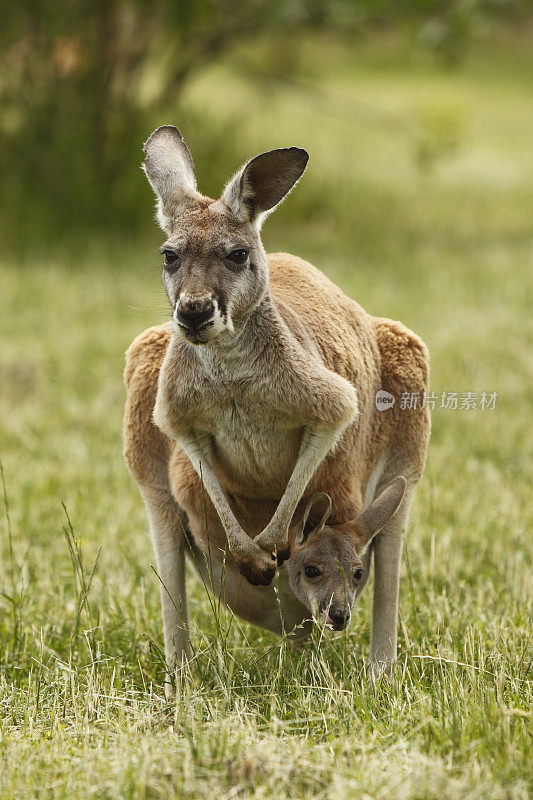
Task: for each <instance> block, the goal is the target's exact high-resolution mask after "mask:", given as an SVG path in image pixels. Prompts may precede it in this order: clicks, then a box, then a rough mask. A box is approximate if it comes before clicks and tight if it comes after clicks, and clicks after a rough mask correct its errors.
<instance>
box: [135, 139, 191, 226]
mask: <svg viewBox="0 0 533 800" xmlns="http://www.w3.org/2000/svg"><path fill="white" fill-rule="evenodd" d="M143 150H144V152H145V154H146V158H145V160H144V164H143V165H142V168H143V170H144V171H145V173H146V177H147V178H148V182H149V183H150V186H151V187H152V189H153V190H154V192H155V193H156V195H157V197H158V221H159V223H160V225H161V227H162V228H164V229H166V225H167V224H168V220H167V219H165V218H166V217H168V216H170V215H171V214H172V212H173V210H174V209H175V207H176V205H177V204H179V203H180V202H181V201H182V200H183V197H184V196H187V195H189V196H194V195H195V194H196V177H195V174H194V164H193V160H192V156H191V154H190V152H189V148H188V147H187V145H186V144H185V142H184V141H183V137H182V135H181V133H180V132H179V130H178V129H177V128H175V127H174V126H173V125H162V126H161V127H160V128H158V129H157V130H155V131H154V132H153V133H152V135H151V136H150V138H149V139H148V140H147V141H146V142H145V144H144V147H143Z"/></svg>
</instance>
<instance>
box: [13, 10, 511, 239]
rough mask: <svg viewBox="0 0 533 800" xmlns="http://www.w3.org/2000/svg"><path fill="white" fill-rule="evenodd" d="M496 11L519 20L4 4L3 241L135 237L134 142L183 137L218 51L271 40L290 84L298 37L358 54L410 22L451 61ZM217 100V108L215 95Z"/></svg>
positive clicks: (429, 13)
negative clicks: (378, 32) (173, 131)
mask: <svg viewBox="0 0 533 800" xmlns="http://www.w3.org/2000/svg"><path fill="white" fill-rule="evenodd" d="M524 8H525V7H524ZM495 9H499V11H500V15H502V16H504V17H505V18H506V19H514V18H515V17H516V18H518V19H522V17H523V16H524V14H525V10H521V6H520V4H518V3H511V4H507V3H502V4H498V3H496V2H491V3H490V4H485V3H481V2H474V1H473V0H470V2H467V1H466V0H456V2H453V3H443V2H439V0H430V1H429V2H427V1H426V2H421V0H416V1H415V0H413V2H409V3H404V4H401V9H400V8H399V4H398V3H397V2H395V0H381V2H379V3H375V2H374V1H373V0H372V1H371V0H335V2H330V3H323V2H318V0H289V2H287V0H270V1H269V2H268V3H264V2H261V0H244V2H243V0H182V1H181V2H180V3H179V4H176V3H173V2H170V0H158V1H157V2H156V3H155V4H154V3H147V2H146V1H145V0H98V1H97V2H90V3H89V2H87V0H72V2H69V3H62V4H58V3H55V4H52V5H51V4H50V3H49V2H48V0H32V2H21V3H18V4H15V5H14V4H12V3H9V4H6V6H5V8H4V9H3V13H2V26H1V28H0V52H1V55H0V147H1V150H2V155H3V168H2V188H3V195H2V200H1V202H0V216H1V220H2V223H1V226H0V235H1V237H2V239H3V241H4V244H7V245H10V246H18V248H19V251H20V249H21V247H22V244H21V242H22V240H24V242H29V241H31V242H32V243H38V244H39V245H40V246H43V245H45V246H50V245H52V244H55V243H56V242H57V241H58V239H60V238H65V231H68V232H69V233H70V235H71V237H72V236H74V235H75V236H76V237H77V238H78V240H79V239H80V238H84V237H85V236H86V234H87V232H88V231H89V232H90V231H92V230H101V229H104V228H107V229H109V228H115V229H119V230H122V231H126V230H127V231H131V230H132V227H133V228H134V229H135V228H138V227H139V226H140V225H141V224H142V223H143V221H144V219H145V218H146V213H147V209H148V201H147V199H146V193H145V191H144V187H143V186H142V183H141V182H140V181H139V180H138V174H137V169H136V168H137V165H138V164H139V163H140V159H141V154H140V145H141V143H142V142H143V141H144V140H145V138H146V137H147V135H148V133H149V132H150V131H151V130H152V129H153V128H154V127H155V126H157V125H158V124H160V123H161V122H162V121H167V120H174V119H179V120H180V125H182V127H185V126H188V127H192V126H190V125H189V114H188V110H187V106H186V104H185V103H184V102H183V90H184V87H185V86H186V85H187V84H188V82H189V81H190V79H191V77H193V76H195V75H196V74H198V73H200V72H201V71H203V70H205V69H206V67H208V66H209V65H210V64H212V63H213V62H214V61H216V60H218V59H220V58H221V57H222V56H223V55H224V54H225V53H234V52H235V51H236V50H239V49H240V48H242V47H243V46H245V47H246V46H248V47H249V46H251V45H253V44H254V43H255V42H257V41H258V40H261V41H266V42H268V48H269V49H270V51H271V53H272V54H273V56H274V57H273V61H274V62H275V65H276V71H277V73H278V74H280V73H281V74H282V75H284V76H290V75H291V73H292V71H293V70H295V69H296V68H297V65H298V61H299V56H298V53H299V49H300V41H301V39H302V36H303V34H304V33H305V32H306V31H307V30H310V29H313V30H316V31H322V32H330V33H332V34H333V35H334V36H336V37H337V38H341V39H344V40H345V41H347V42H348V43H349V44H350V46H352V47H353V46H357V42H358V41H359V38H360V36H361V34H362V32H364V31H366V30H367V29H370V28H375V27H390V26H391V25H395V26H398V25H401V24H403V23H404V22H405V21H407V23H409V24H411V25H412V26H414V29H415V30H417V31H420V41H421V42H422V43H423V44H424V46H429V48H430V49H431V50H432V51H433V52H435V53H443V54H444V58H445V59H447V60H449V61H457V60H458V59H459V57H460V56H461V55H462V54H463V53H464V51H465V49H466V46H467V44H468V42H469V41H470V39H471V35H472V32H473V31H477V30H478V29H479V28H480V26H481V27H482V25H481V23H482V21H485V20H486V19H489V18H490V19H493V18H494V13H495ZM504 12H505V13H504ZM212 100H213V102H216V103H217V104H222V105H223V103H224V98H223V96H221V97H217V98H213V99H212ZM206 112H207V113H206ZM208 112H209V109H204V110H203V113H202V123H203V131H202V137H201V138H202V140H203V142H204V147H205V148H206V149H207V150H210V151H211V152H212V153H214V154H215V158H216V153H217V152H218V146H219V142H220V141H221V138H222V137H221V131H220V130H219V129H218V128H216V127H215V128H213V127H212V126H211V120H210V119H209V113H208ZM233 127H234V128H235V125H233ZM228 138H232V137H231V136H230V137H228ZM221 155H224V153H222V154H221ZM218 163H221V162H218Z"/></svg>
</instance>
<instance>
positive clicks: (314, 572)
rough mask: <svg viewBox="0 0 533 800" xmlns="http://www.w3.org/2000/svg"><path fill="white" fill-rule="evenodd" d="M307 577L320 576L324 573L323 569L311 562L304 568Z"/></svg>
mask: <svg viewBox="0 0 533 800" xmlns="http://www.w3.org/2000/svg"><path fill="white" fill-rule="evenodd" d="M304 572H305V577H306V578H318V577H320V575H322V570H320V569H318V567H314V566H312V565H311V564H310V565H309V566H308V567H306V568H305V569H304Z"/></svg>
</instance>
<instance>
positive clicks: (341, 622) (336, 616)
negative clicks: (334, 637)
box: [329, 608, 350, 630]
mask: <svg viewBox="0 0 533 800" xmlns="http://www.w3.org/2000/svg"><path fill="white" fill-rule="evenodd" d="M329 620H330V622H331V623H332V624H333V627H334V628H335V629H337V630H341V628H344V626H345V625H347V624H348V623H349V621H350V611H349V609H346V610H344V609H343V608H330V610H329Z"/></svg>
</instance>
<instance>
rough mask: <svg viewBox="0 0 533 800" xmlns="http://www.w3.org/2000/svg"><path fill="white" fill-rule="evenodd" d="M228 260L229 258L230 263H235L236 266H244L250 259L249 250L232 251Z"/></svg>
mask: <svg viewBox="0 0 533 800" xmlns="http://www.w3.org/2000/svg"><path fill="white" fill-rule="evenodd" d="M227 258H229V260H230V261H233V263H234V264H244V262H245V261H246V259H247V258H248V250H245V249H244V248H240V249H238V250H232V251H231V253H228V255H227Z"/></svg>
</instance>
